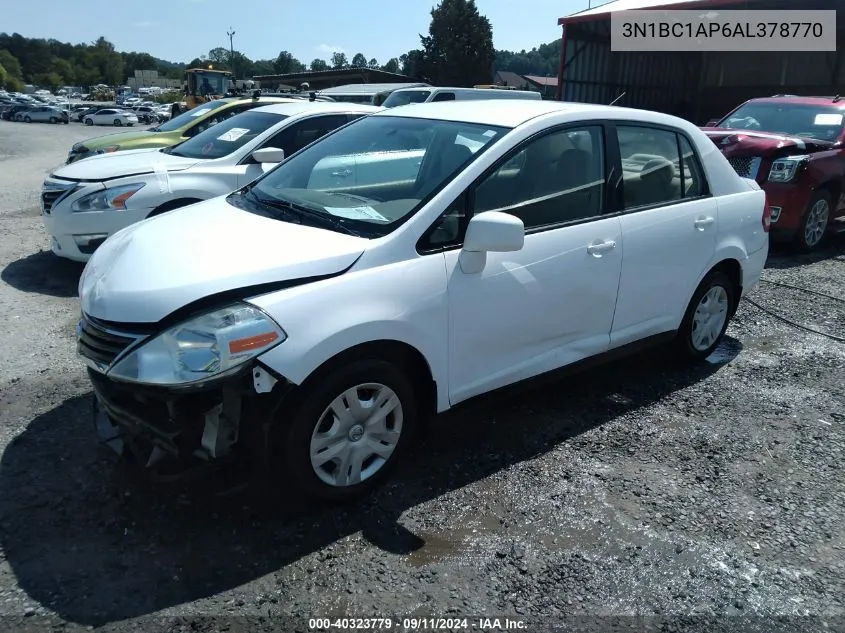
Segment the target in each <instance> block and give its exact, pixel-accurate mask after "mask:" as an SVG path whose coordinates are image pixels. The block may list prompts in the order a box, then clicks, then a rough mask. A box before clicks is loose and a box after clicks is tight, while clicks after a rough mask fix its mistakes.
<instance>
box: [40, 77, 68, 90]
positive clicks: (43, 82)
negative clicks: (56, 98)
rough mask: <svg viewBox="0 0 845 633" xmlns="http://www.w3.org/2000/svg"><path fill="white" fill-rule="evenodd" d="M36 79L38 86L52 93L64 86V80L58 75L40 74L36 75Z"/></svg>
mask: <svg viewBox="0 0 845 633" xmlns="http://www.w3.org/2000/svg"><path fill="white" fill-rule="evenodd" d="M34 79H35V85H36V86H40V87H42V88H47V89H48V90H50V91H53V90H56V89H57V88H59V87H60V86H62V84H64V79H63V78H62V76H61V75H60V74H58V73H39V74H37V75H35V77H34Z"/></svg>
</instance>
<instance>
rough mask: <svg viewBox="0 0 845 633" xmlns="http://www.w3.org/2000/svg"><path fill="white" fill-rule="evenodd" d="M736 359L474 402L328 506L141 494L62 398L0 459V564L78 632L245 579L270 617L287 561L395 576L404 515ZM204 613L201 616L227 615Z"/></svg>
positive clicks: (735, 345) (626, 368)
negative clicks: (344, 553) (361, 493)
mask: <svg viewBox="0 0 845 633" xmlns="http://www.w3.org/2000/svg"><path fill="white" fill-rule="evenodd" d="M741 348H742V344H741V343H740V342H739V341H737V340H736V339H732V338H727V339H726V340H725V342H724V343H723V345H722V346H721V347H720V349H719V350H717V353H715V354H714V355H713V357H711V359H710V362H705V363H701V364H698V365H694V366H683V367H678V366H677V365H676V364H673V363H672V362H671V361H670V360H669V359H668V358H667V356H666V354H665V353H664V352H663V351H661V350H657V351H650V352H645V353H642V354H640V355H637V356H633V357H629V358H627V359H625V360H623V361H618V362H615V363H611V364H607V365H604V366H600V367H598V368H595V369H592V370H590V371H588V372H585V373H582V374H578V375H576V376H572V377H570V378H564V379H562V380H560V381H557V382H554V383H552V384H551V385H545V386H537V387H534V388H529V389H527V390H525V391H522V392H520V393H518V394H513V395H510V396H508V397H501V396H499V397H487V398H484V399H482V400H480V401H479V402H478V403H477V404H476V405H474V406H472V407H469V408H466V409H464V410H463V411H461V412H460V413H451V414H446V415H443V416H441V417H440V418H438V419H437V420H435V421H434V422H433V424H432V427H431V429H430V431H429V433H427V434H426V436H425V437H424V438H423V440H422V443H421V444H420V446H419V447H418V450H416V451H415V452H414V454H413V456H412V457H411V458H409V459H408V460H407V463H405V464H403V465H402V467H401V468H400V469H398V470H397V472H396V473H395V474H394V476H393V479H392V480H391V481H390V482H388V483H387V484H386V485H385V486H383V487H382V488H380V489H378V490H377V491H376V492H375V493H374V494H372V495H371V496H370V497H368V498H365V499H363V500H361V501H359V502H357V503H352V504H347V505H344V506H340V507H334V508H332V507H328V506H324V505H318V504H313V503H308V502H305V501H301V500H296V499H293V498H292V497H291V496H289V495H288V494H286V493H285V492H284V491H283V490H277V491H275V492H272V493H267V492H262V491H259V490H257V489H252V490H249V491H246V492H244V491H242V492H241V493H238V494H228V495H221V494H219V490H220V489H219V488H215V487H213V486H211V484H209V483H205V484H202V485H201V486H200V487H196V486H194V487H193V488H192V489H190V490H189V489H187V488H184V487H172V486H157V485H153V484H151V483H147V482H146V481H144V480H142V479H141V478H140V477H139V476H138V475H137V474H133V473H132V472H131V471H130V470H128V469H126V468H123V467H118V466H116V465H115V462H114V460H113V459H111V458H110V457H109V455H108V451H107V449H105V448H103V447H102V446H100V445H98V444H96V443H95V441H94V439H93V430H92V429H91V428H90V422H89V419H90V415H91V413H90V402H91V400H90V398H91V396H90V394H89V395H86V396H82V397H77V398H74V399H71V400H68V401H66V402H64V403H63V404H62V405H60V406H58V407H56V408H55V409H53V410H51V411H48V412H47V413H45V414H43V415H40V416H38V417H37V418H35V419H34V420H33V421H32V422H31V423H30V424H29V426H28V427H27V428H26V430H25V431H23V432H22V433H21V434H20V435H19V436H18V437H17V438H16V439H15V440H14V441H12V442H11V443H10V444H9V445H8V447H7V448H6V450H5V452H4V454H3V456H2V461H0V539H2V549H3V553H4V555H5V557H6V559H7V561H8V563H9V565H10V566H11V569H12V571H13V573H14V574H15V576H16V578H17V582H18V584H19V586H20V587H21V588H22V589H23V590H24V591H25V592H26V593H27V594H28V595H29V596H30V597H31V598H32V599H34V600H36V601H37V602H39V603H40V604H42V605H43V606H44V607H46V608H48V609H50V610H51V611H54V612H56V613H57V614H59V615H60V616H61V617H62V618H63V619H65V620H69V621H72V622H76V623H81V624H87V625H103V624H107V623H110V622H114V621H117V620H122V619H126V618H131V617H137V616H143V615H148V614H152V613H155V612H156V611H158V610H161V609H165V608H168V607H173V606H176V605H180V604H184V603H188V602H192V601H194V600H197V599H202V598H209V597H213V596H215V595H216V594H218V593H220V592H223V591H226V590H232V589H236V588H237V587H239V586H241V585H243V584H245V583H248V582H250V581H255V580H257V579H259V578H260V579H262V583H266V584H267V585H269V586H268V587H267V593H268V594H269V595H270V596H275V598H273V599H272V600H271V599H270V598H269V597H268V598H267V599H268V600H269V601H270V602H273V601H276V602H282V603H284V601H285V600H286V598H285V596H286V594H287V592H288V591H291V592H295V591H298V590H301V589H300V588H298V587H297V588H288V587H287V586H286V585H287V583H288V581H287V580H286V579H285V578H284V577H283V576H282V574H280V573H278V574H277V573H276V572H283V571H284V568H285V567H286V566H288V565H290V564H292V563H294V562H296V561H297V560H299V559H301V558H302V557H304V556H307V555H309V554H312V553H315V552H320V551H321V550H323V552H322V553H321V556H326V557H331V556H332V554H331V553H327V552H326V550H327V549H329V548H330V547H331V546H332V545H333V544H334V543H335V542H336V541H338V540H339V539H341V538H343V537H346V536H348V535H353V534H356V533H359V532H360V533H361V535H362V537H363V538H364V539H366V540H367V541H369V542H370V543H372V544H374V545H375V546H376V547H378V548H380V549H381V550H382V555H383V556H385V557H394V558H395V557H398V558H400V559H405V560H406V561H407V562H409V563H410V562H412V560H411V557H413V556H414V552H415V550H418V549H419V548H421V547H422V546H424V545H425V543H426V538H427V537H426V536H425V535H416V534H413V533H411V532H410V531H409V530H407V529H405V528H404V527H403V526H402V519H401V517H402V515H403V513H405V512H406V511H408V510H411V509H413V508H414V507H416V506H418V505H419V504H421V503H424V502H427V501H430V500H433V499H435V498H437V497H440V496H441V495H444V494H448V493H449V492H451V491H454V490H457V489H459V488H461V487H463V486H467V485H470V484H473V483H475V482H478V481H480V480H483V479H484V478H486V477H488V476H490V475H493V474H495V473H498V472H500V471H502V470H504V469H507V468H509V467H511V466H513V465H514V464H517V463H519V462H522V461H525V460H530V459H532V458H534V457H536V456H539V455H542V454H545V453H547V452H548V451H550V450H552V449H554V448H555V447H556V446H559V445H561V444H563V443H566V442H568V441H571V440H573V438H576V437H577V436H579V435H580V434H582V433H585V432H588V431H590V430H591V429H594V428H596V427H598V426H601V425H602V424H604V423H606V422H609V421H612V420H614V419H616V418H617V417H619V416H621V415H623V414H630V413H635V412H636V411H637V410H639V409H641V408H643V407H646V406H649V405H651V404H653V403H654V402H656V401H658V400H660V399H662V398H665V397H667V396H668V395H669V394H672V393H674V392H676V391H678V390H681V389H684V388H687V387H690V386H692V385H695V384H696V383H698V382H700V381H701V380H703V379H704V378H706V377H707V376H709V375H710V374H712V373H714V372H716V371H718V369H719V368H720V367H722V366H724V364H725V363H727V362H729V361H730V360H731V359H733V358H734V357H735V356H736V355H737V354H738V353H739V351H740V350H741ZM9 397H10V398H15V397H16V396H15V394H13V393H10V394H9ZM218 483H219V482H218ZM281 488H283V485H282V486H280V489H281ZM320 564H323V563H320ZM273 574H276V575H275V579H274V578H273V576H272V575H273ZM268 575H270V576H269V580H268V579H267V578H265V577H266V576H268ZM274 581H275V582H274ZM298 582H300V581H297V583H298ZM212 599H217V600H219V601H220V603H219V604H218V605H216V606H215V607H211V609H212V610H213V611H212V612H219V613H221V614H222V613H224V612H226V611H227V610H229V609H230V608H234V607H232V606H231V605H230V604H224V603H223V600H222V599H220V598H212ZM235 604H238V603H235ZM270 606H272V605H270V604H266V605H265V606H264V607H262V610H264V611H266V608H267V607H270ZM280 606H281V605H280ZM243 608H247V609H254V608H255V605H247V606H246V607H243ZM205 610H209V607H208V605H205ZM228 612H230V613H231V612H232V611H231V610H229V611H228Z"/></svg>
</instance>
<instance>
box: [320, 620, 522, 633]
mask: <svg viewBox="0 0 845 633" xmlns="http://www.w3.org/2000/svg"><path fill="white" fill-rule="evenodd" d="M308 629H309V631H321V632H322V631H354V630H365V631H390V630H395V631H397V632H402V633H405V632H408V633H411V632H413V631H463V630H468V631H521V630H522V631H524V630H526V629H527V624H526V623H525V621H524V620H518V619H515V618H403V619H401V620H399V619H393V618H311V619H310V620H309V621H308Z"/></svg>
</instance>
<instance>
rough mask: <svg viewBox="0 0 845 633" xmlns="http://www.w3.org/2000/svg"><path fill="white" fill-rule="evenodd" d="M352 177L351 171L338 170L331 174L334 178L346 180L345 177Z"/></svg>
mask: <svg viewBox="0 0 845 633" xmlns="http://www.w3.org/2000/svg"><path fill="white" fill-rule="evenodd" d="M351 175H352V170H351V169H338V170H337V171H333V172H332V176H334V177H336V178H346V177H347V176H351Z"/></svg>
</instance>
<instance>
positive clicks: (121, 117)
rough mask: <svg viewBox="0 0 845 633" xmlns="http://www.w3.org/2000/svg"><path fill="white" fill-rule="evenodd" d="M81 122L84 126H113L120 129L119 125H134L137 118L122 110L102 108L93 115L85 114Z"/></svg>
mask: <svg viewBox="0 0 845 633" xmlns="http://www.w3.org/2000/svg"><path fill="white" fill-rule="evenodd" d="M82 122H83V123H85V125H114V126H117V127H120V126H121V125H130V126H131V125H135V124H136V123H137V122H138V117H137V116H136V115H135V114H132V113H131V112H126V111H124V110H118V109H116V108H103V109H102V110H98V111H97V112H94V113H93V114H86V115H85V118H83V119H82Z"/></svg>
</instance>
